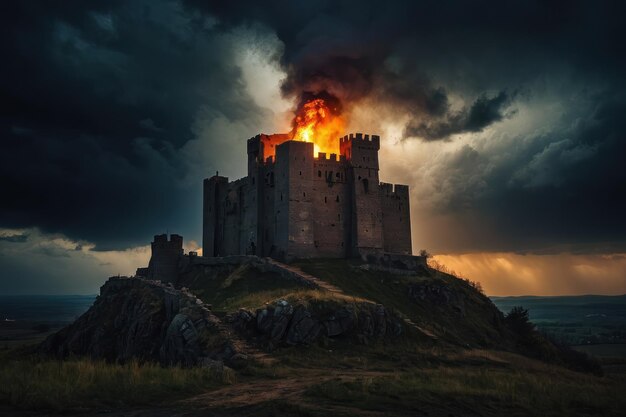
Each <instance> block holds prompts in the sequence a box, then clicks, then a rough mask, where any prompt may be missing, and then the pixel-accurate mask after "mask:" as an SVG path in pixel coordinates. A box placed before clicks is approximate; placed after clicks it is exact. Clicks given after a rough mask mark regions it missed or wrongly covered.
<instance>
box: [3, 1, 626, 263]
mask: <svg viewBox="0 0 626 417" xmlns="http://www.w3.org/2000/svg"><path fill="white" fill-rule="evenodd" d="M625 8H626V6H625V5H624V4H623V3H622V2H602V3H601V4H591V3H589V2H582V1H530V2H529V1H509V2H496V1H492V0H489V1H488V0H483V1H476V2H452V1H442V2H384V3H380V2H363V1H339V2H337V1H324V0H322V1H316V2H305V3H301V2H283V1H269V2H262V3H260V2H254V1H241V2H211V1H200V0H171V1H169V0H159V1H142V0H136V1H131V2H121V1H96V2H81V1H64V2H58V1H40V2H37V1H34V2H13V3H11V4H10V5H7V6H5V7H4V8H3V13H2V15H1V17H0V21H1V23H2V25H3V28H4V33H5V35H4V36H3V37H2V38H1V39H0V48H1V53H2V56H3V65H2V66H0V102H1V103H2V104H0V106H1V107H0V108H1V116H0V132H1V134H2V136H1V138H0V188H1V190H2V203H1V204H0V227H4V228H7V230H8V229H15V230H18V229H19V230H31V229H33V228H37V230H38V231H40V233H41V236H44V237H45V236H56V235H57V234H60V235H63V236H64V237H65V239H67V240H68V241H72V242H86V244H89V245H94V246H89V247H90V248H91V249H90V250H93V251H94V252H95V251H121V250H124V249H127V248H130V247H135V246H142V245H145V243H146V242H147V241H148V239H150V237H151V235H152V234H155V233H158V232H165V231H166V230H169V231H172V232H179V233H181V234H183V235H184V236H185V237H186V238H188V239H195V240H198V239H199V236H200V227H201V224H200V221H201V219H200V204H201V195H200V194H201V181H202V179H203V178H204V177H206V176H209V175H212V174H213V173H214V172H215V171H216V170H220V173H223V174H226V175H229V176H231V177H238V176H241V175H243V174H244V171H245V157H244V154H245V140H246V139H248V138H249V137H251V136H253V135H255V134H257V133H259V132H265V133H274V132H278V131H283V132H285V131H288V130H289V129H290V128H291V125H290V122H291V114H292V113H291V111H292V110H294V109H295V108H297V105H298V103H300V101H301V99H302V97H306V96H307V95H310V94H328V95H331V96H333V97H336V98H337V99H338V100H340V101H341V107H342V109H343V111H344V112H345V114H346V115H347V116H348V118H349V119H348V121H349V123H348V126H349V127H350V129H351V131H364V132H369V133H373V134H380V135H381V137H382V140H383V146H382V149H381V164H382V171H381V177H382V179H384V180H387V181H393V182H398V183H409V184H410V185H411V187H412V201H411V203H412V211H413V213H412V214H413V224H414V227H413V241H414V249H419V248H422V247H425V248H428V249H429V250H431V251H434V252H438V253H468V252H481V253H484V252H517V253H528V252H532V253H542V254H543V253H551V254H552V253H559V252H563V251H565V252H571V253H609V252H610V253H614V252H624V251H626V222H624V221H623V213H625V212H626V169H624V167H623V162H622V159H623V155H624V154H626V134H625V133H624V132H626V122H625V121H624V117H623V115H624V112H625V111H626V95H624V93H623V92H624V91H626V89H625V87H626V82H625V78H624V75H623V74H625V73H626V53H625V52H626V50H625V49H626V45H625V44H624V43H623V42H621V39H624V38H625V37H626V33H625V32H626V29H625V28H624V25H623V23H622V21H621V20H622V16H623V15H624V12H625V11H626V10H625ZM20 236H21V235H15V236H13V235H11V236H9V235H7V236H5V237H4V238H2V241H3V242H2V243H3V245H4V246H3V247H7V248H8V247H11V246H10V245H17V244H24V243H27V242H26V241H25V240H24V239H25V238H23V237H20ZM44 237H41V239H44ZM42 256H43V255H42ZM70 256H74V255H72V254H70Z"/></svg>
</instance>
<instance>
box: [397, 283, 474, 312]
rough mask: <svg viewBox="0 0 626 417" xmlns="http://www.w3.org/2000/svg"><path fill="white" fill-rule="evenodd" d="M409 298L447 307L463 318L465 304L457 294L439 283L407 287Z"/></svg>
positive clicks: (415, 284) (417, 284)
mask: <svg viewBox="0 0 626 417" xmlns="http://www.w3.org/2000/svg"><path fill="white" fill-rule="evenodd" d="M408 291H409V297H410V298H412V299H413V300H415V301H418V302H420V301H425V302H428V303H431V304H434V305H438V306H449V307H451V308H452V310H453V311H456V312H457V313H458V314H459V315H460V316H461V317H465V302H464V301H463V297H462V296H461V295H460V294H459V292H457V291H454V290H453V289H451V288H449V286H448V285H447V284H445V283H444V282H439V281H428V282H423V283H414V284H411V285H410V286H409V290H408Z"/></svg>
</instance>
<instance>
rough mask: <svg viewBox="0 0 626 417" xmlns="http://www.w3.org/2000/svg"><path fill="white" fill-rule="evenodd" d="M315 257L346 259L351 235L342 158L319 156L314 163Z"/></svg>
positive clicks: (345, 171)
mask: <svg viewBox="0 0 626 417" xmlns="http://www.w3.org/2000/svg"><path fill="white" fill-rule="evenodd" d="M313 200H314V204H313V235H314V244H313V245H314V255H315V256H318V257H345V256H347V254H348V248H349V243H350V237H349V235H350V233H351V223H350V217H351V204H350V196H349V188H348V173H347V165H346V160H345V157H339V158H337V155H336V154H331V155H330V158H328V159H327V158H326V154H325V153H320V154H319V156H318V158H316V159H315V160H314V163H313Z"/></svg>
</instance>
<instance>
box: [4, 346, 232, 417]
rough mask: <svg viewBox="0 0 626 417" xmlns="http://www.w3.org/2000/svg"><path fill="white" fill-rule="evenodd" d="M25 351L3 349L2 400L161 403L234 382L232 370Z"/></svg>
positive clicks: (32, 405) (64, 405)
mask: <svg viewBox="0 0 626 417" xmlns="http://www.w3.org/2000/svg"><path fill="white" fill-rule="evenodd" d="M22 350H23V348H22ZM22 350H19V349H18V350H5V351H2V352H0V404H3V405H10V406H14V407H18V408H23V409H39V410H55V411H69V410H72V409H84V408H95V409H99V408H103V407H124V406H136V405H157V404H160V403H162V402H165V401H170V400H172V399H177V398H184V397H188V396H189V395H191V394H194V393H199V392H203V391H206V390H207V389H212V388H216V387H219V386H223V385H224V384H231V383H234V382H235V374H234V372H233V371H231V370H230V369H226V370H225V371H223V372H218V371H215V370H209V369H202V368H194V369H182V368H176V367H174V368H162V367H161V366H159V365H156V364H150V363H148V364H142V365H139V364H138V363H136V362H131V363H128V364H124V365H119V364H111V363H105V362H104V361H93V360H89V359H78V358H75V359H70V360H66V361H58V360H41V359H39V358H37V357H36V356H34V355H28V354H25V353H24V352H23V351H22Z"/></svg>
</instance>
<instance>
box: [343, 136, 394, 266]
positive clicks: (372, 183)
mask: <svg viewBox="0 0 626 417" xmlns="http://www.w3.org/2000/svg"><path fill="white" fill-rule="evenodd" d="M340 147H341V153H342V154H343V155H346V158H347V160H348V163H349V165H350V167H351V170H350V171H351V175H350V176H349V180H350V183H351V185H350V187H351V193H352V255H353V256H356V255H358V253H359V249H360V248H366V249H375V250H382V249H383V224H382V208H381V200H380V193H379V189H378V183H379V179H378V169H379V166H378V150H379V149H380V139H379V137H378V136H372V137H371V138H370V137H369V135H365V136H363V135H362V134H360V133H357V134H356V135H352V134H351V135H350V136H345V137H343V138H341V139H340Z"/></svg>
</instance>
